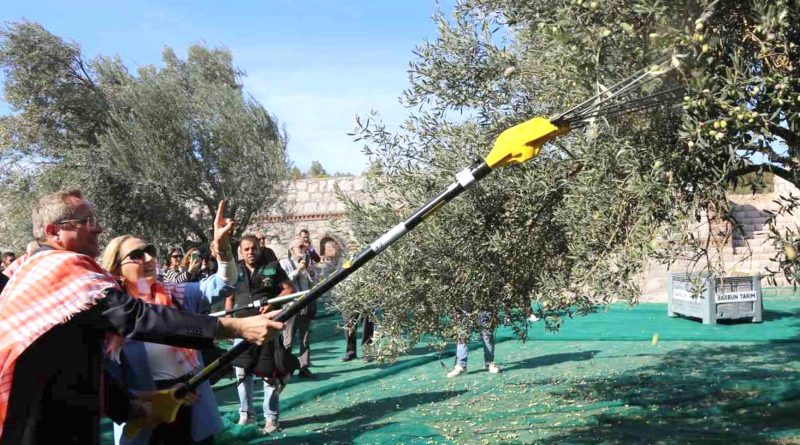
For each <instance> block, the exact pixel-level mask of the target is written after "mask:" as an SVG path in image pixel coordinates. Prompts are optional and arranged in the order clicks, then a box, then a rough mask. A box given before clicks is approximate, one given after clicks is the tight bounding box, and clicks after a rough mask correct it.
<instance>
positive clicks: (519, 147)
mask: <svg viewBox="0 0 800 445" xmlns="http://www.w3.org/2000/svg"><path fill="white" fill-rule="evenodd" d="M569 130H570V128H569V126H556V125H554V124H553V123H552V122H550V120H549V119H547V118H546V117H535V118H533V119H531V120H529V121H525V122H523V123H521V124H518V125H515V126H513V127H511V128H509V129H507V130H505V131H503V132H502V133H500V136H498V137H497V140H496V141H495V143H494V147H493V148H492V151H490V152H489V154H488V155H487V156H486V159H485V161H486V165H488V166H489V167H491V168H493V169H495V168H499V167H505V166H506V165H510V164H522V163H523V162H526V161H528V160H530V159H531V158H533V157H534V156H536V155H538V154H539V150H540V149H541V148H542V145H544V144H545V143H546V142H547V141H549V140H550V139H553V138H554V137H556V136H559V135H562V134H567V133H568V132H569Z"/></svg>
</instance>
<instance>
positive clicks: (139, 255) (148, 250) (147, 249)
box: [119, 244, 156, 264]
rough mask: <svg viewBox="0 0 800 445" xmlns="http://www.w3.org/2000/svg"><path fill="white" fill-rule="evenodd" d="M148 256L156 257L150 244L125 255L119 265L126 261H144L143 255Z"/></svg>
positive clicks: (154, 250) (154, 249)
mask: <svg viewBox="0 0 800 445" xmlns="http://www.w3.org/2000/svg"><path fill="white" fill-rule="evenodd" d="M145 254H148V255H150V256H151V257H153V258H155V257H156V248H155V246H153V245H152V244H148V245H146V246H144V247H142V248H141V249H133V250H131V251H130V252H128V253H126V254H125V255H124V256H123V257H122V258H121V259H120V260H119V262H120V264H121V263H122V262H123V261H125V260H126V259H128V260H131V261H133V262H136V263H138V262H140V261H144V255H145Z"/></svg>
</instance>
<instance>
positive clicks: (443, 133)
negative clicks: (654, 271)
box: [336, 0, 800, 358]
mask: <svg viewBox="0 0 800 445" xmlns="http://www.w3.org/2000/svg"><path fill="white" fill-rule="evenodd" d="M434 19H435V21H436V23H437V25H438V29H439V32H438V36H437V38H436V39H434V40H431V41H426V42H424V43H422V44H421V45H419V46H418V48H417V49H416V52H415V53H416V54H415V55H416V57H415V59H414V60H413V61H412V62H411V63H410V69H409V80H410V86H409V88H408V90H407V91H406V92H405V94H404V96H403V98H402V100H403V103H404V104H405V105H407V106H408V107H409V116H408V118H407V120H406V122H405V124H404V126H403V128H402V129H401V130H400V131H399V132H396V133H390V132H389V131H387V130H386V128H385V127H384V126H383V125H382V123H381V122H380V119H379V117H378V116H376V115H371V116H368V117H366V118H362V119H361V120H360V128H359V130H358V131H357V133H356V134H357V137H358V138H361V139H363V140H364V141H365V142H366V148H365V150H366V151H367V153H368V154H369V155H371V157H372V160H373V162H377V163H379V164H380V167H381V169H382V171H383V173H384V175H382V176H380V177H378V178H374V179H373V181H372V182H371V189H370V190H371V193H372V194H373V195H374V197H378V196H391V197H392V199H391V200H390V201H392V202H391V203H389V204H379V205H369V204H359V203H355V202H350V203H349V212H348V216H349V217H350V218H352V220H353V221H354V227H355V229H356V235H355V237H356V243H358V244H362V245H365V244H368V243H369V242H370V241H371V240H373V239H374V238H376V237H377V236H379V235H380V234H381V233H383V232H384V231H385V230H386V229H387V228H389V227H391V226H392V225H393V224H394V223H395V222H396V221H397V220H398V219H399V218H400V217H402V216H403V215H405V214H406V213H407V212H408V211H409V210H411V209H413V208H416V207H417V206H419V205H421V204H422V203H424V202H426V201H427V200H428V199H429V198H430V197H432V196H434V195H435V194H437V193H438V192H440V191H441V190H443V188H444V187H445V186H446V185H447V184H449V183H450V182H452V181H453V173H454V172H456V171H459V170H461V169H462V168H464V167H466V166H468V165H470V164H473V163H474V162H473V161H474V160H476V159H478V158H480V157H482V156H484V155H485V154H486V153H487V152H488V150H489V148H490V147H491V145H492V142H493V140H494V138H495V137H496V136H497V134H498V133H499V132H500V131H502V130H503V129H505V128H508V127H510V126H512V125H514V124H516V123H518V122H521V121H523V120H527V119H529V118H531V117H533V116H536V115H546V116H555V115H556V114H558V113H559V112H561V111H564V110H566V109H567V108H569V107H570V106H572V105H574V104H576V103H578V102H580V101H582V100H583V99H585V98H587V97H589V96H592V95H593V94H594V93H596V92H598V91H602V90H603V88H605V87H608V86H610V85H612V84H614V83H615V82H617V81H619V80H621V79H623V78H625V77H627V76H628V75H630V74H631V73H633V72H635V71H638V70H639V69H641V68H643V67H646V66H649V65H650V64H653V63H655V62H657V61H660V60H663V59H665V58H666V59H667V60H671V61H672V62H673V64H674V66H676V67H677V69H676V70H674V71H673V72H671V73H670V75H669V76H668V77H667V78H666V81H670V82H673V83H674V82H678V83H681V84H684V85H686V87H687V91H688V92H687V94H686V97H685V98H684V101H683V103H679V104H677V106H665V107H660V108H657V109H654V110H649V111H646V112H641V113H637V114H634V115H629V116H626V117H623V118H619V119H615V120H613V121H608V120H606V119H602V118H601V119H597V120H596V121H595V122H594V123H593V125H591V126H590V127H589V128H588V129H587V130H585V131H573V132H572V133H571V134H570V135H568V136H567V137H563V138H561V139H558V140H556V141H555V142H554V143H553V144H551V145H549V146H548V147H547V148H546V149H545V150H544V151H543V152H542V154H541V155H540V156H539V157H538V158H536V159H534V160H533V161H531V162H529V163H527V164H526V165H523V166H520V167H518V168H508V169H505V170H503V171H500V172H497V174H495V175H493V176H491V177H489V178H487V179H486V180H484V181H482V182H481V183H480V184H479V185H478V186H477V187H475V188H474V189H473V190H471V191H469V192H468V193H466V194H464V195H462V197H460V198H459V199H457V200H455V201H454V202H452V203H450V204H448V205H447V206H444V207H443V208H442V209H441V210H440V211H439V212H438V213H437V215H436V216H434V217H432V218H430V219H429V220H427V221H426V222H425V224H422V225H420V226H418V228H417V229H415V231H413V232H412V233H410V234H409V235H408V236H407V237H406V239H404V240H403V241H401V242H399V243H397V245H395V246H393V247H392V248H390V249H388V250H387V251H385V252H384V253H383V254H382V255H381V256H379V257H378V258H377V259H376V260H375V261H373V262H372V263H371V264H369V265H368V266H367V267H366V269H367V270H365V271H364V272H361V273H358V274H354V275H353V276H352V277H351V278H350V279H349V280H348V281H347V282H345V283H343V285H342V289H341V290H340V292H339V294H340V298H339V300H338V301H337V303H336V304H337V306H338V307H340V308H341V309H344V310H347V311H350V312H351V313H368V314H370V315H371V316H373V317H376V318H377V320H378V325H379V326H380V329H379V330H378V332H379V337H378V339H377V341H376V344H375V350H376V351H375V352H376V353H377V354H378V355H379V356H381V357H384V358H392V357H395V356H397V355H398V354H401V353H402V352H404V351H406V350H407V349H408V348H409V347H410V346H411V345H413V344H414V343H415V342H416V341H418V340H419V339H421V338H423V336H424V335H430V337H428V338H430V339H431V343H433V344H441V343H442V342H444V341H452V340H454V339H456V338H458V337H460V336H464V335H465V332H469V331H474V330H476V328H477V323H476V321H477V319H478V314H479V312H480V311H482V310H490V311H492V312H493V314H494V315H495V316H494V318H493V322H494V323H507V324H511V325H513V326H515V327H516V328H517V332H518V334H519V335H520V336H524V335H525V327H526V323H527V321H526V318H527V316H528V314H530V313H531V311H535V313H536V314H537V315H538V316H539V317H540V318H544V319H545V321H546V323H547V324H548V326H549V327H551V328H558V327H559V326H561V324H562V323H563V321H564V320H565V318H566V317H569V316H572V315H575V314H581V313H586V312H589V311H593V310H596V309H598V308H600V307H602V306H603V305H605V304H607V303H608V302H609V301H611V300H613V299H622V300H627V301H629V302H631V303H635V302H636V299H637V296H638V294H639V289H638V288H637V286H636V285H635V280H636V278H637V276H638V274H639V273H640V272H641V270H642V266H643V264H644V263H645V261H646V260H647V259H652V258H655V259H657V260H661V261H665V262H673V261H676V260H684V261H685V260H688V261H689V262H690V263H692V264H699V265H700V267H703V268H707V269H711V270H712V271H713V270H714V269H715V268H716V267H717V266H718V265H717V264H716V263H715V261H714V252H712V248H713V246H712V245H710V244H709V243H708V242H707V240H708V237H706V238H705V240H704V239H702V237H699V236H697V234H696V233H695V232H693V231H690V230H687V227H689V226H690V225H691V224H694V223H696V222H697V221H703V220H708V219H709V218H710V219H711V220H712V221H714V220H719V219H725V218H730V212H729V207H728V203H727V201H726V199H725V193H724V191H725V188H726V187H727V186H728V185H729V183H730V182H731V181H734V180H735V179H736V178H738V177H739V176H741V175H745V174H748V173H749V174H751V175H752V174H754V173H755V174H756V175H757V176H759V175H762V174H763V173H764V172H765V171H771V172H772V173H774V174H775V175H778V176H781V177H783V178H785V179H788V180H789V181H791V182H793V183H795V184H798V183H800V182H798V181H797V177H796V167H797V163H796V161H797V156H796V152H797V150H798V149H800V146H798V143H797V136H798V134H799V132H798V127H797V112H798V104H800V102H798V101H800V99H798V92H800V82H798V79H797V73H796V70H795V64H796V63H797V60H798V48H797V44H798V43H800V42H798V39H799V38H800V37H799V36H800V32H799V31H800V27H799V26H800V25H798V24H799V23H800V3H799V2H797V1H777V2H775V1H723V0H720V1H717V2H709V1H696V0H684V1H669V2H664V1H656V0H606V1H585V0H569V1H567V0H550V1H547V0H545V1H537V2H529V1H517V0H507V1H485V0H474V1H469V0H465V1H461V2H458V4H457V5H456V7H455V9H454V10H453V11H452V14H445V13H444V12H442V13H440V14H438V15H436V17H435V18H434ZM754 87H755V88H754ZM648 88H652V89H655V88H658V85H657V84H656V85H650V86H649V87H648ZM722 122H725V124H722ZM751 182H756V183H757V182H759V181H758V180H756V181H751ZM376 201H378V200H377V199H376ZM787 207H788V204H787ZM730 235H731V234H730V233H729V234H727V235H726V236H730ZM782 237H784V235H780V234H777V233H776V240H775V241H776V242H785V240H783V239H779V238H782ZM779 260H781V261H782V263H781V264H782V265H783V266H785V267H788V268H792V267H793V263H790V262H787V261H786V260H785V259H779Z"/></svg>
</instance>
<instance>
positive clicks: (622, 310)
mask: <svg viewBox="0 0 800 445" xmlns="http://www.w3.org/2000/svg"><path fill="white" fill-rule="evenodd" d="M764 307H765V314H764V319H765V321H764V322H763V323H761V324H751V323H736V324H725V325H715V326H709V325H702V324H701V323H700V322H697V321H692V320H688V319H683V318H675V319H671V318H668V317H667V315H666V306H665V305H663V304H641V305H639V306H637V307H634V308H630V307H627V306H624V305H614V306H612V307H611V309H610V310H609V311H608V312H605V313H600V314H592V315H589V316H587V317H582V318H577V319H573V320H569V321H568V322H567V323H566V324H565V325H564V326H563V327H562V330H561V332H559V333H555V334H554V333H547V332H545V331H544V324H543V323H541V322H540V323H536V324H534V325H533V326H532V328H531V330H530V337H531V339H530V340H529V341H528V342H526V343H522V342H519V341H517V340H514V339H512V338H511V333H510V332H509V331H508V330H500V331H499V332H498V335H497V348H496V357H495V358H496V361H497V362H498V364H500V366H501V367H502V368H503V373H502V374H497V375H493V374H488V373H486V372H484V371H483V367H482V365H483V363H482V361H483V357H482V352H481V350H480V345H479V343H477V342H475V343H474V344H473V345H472V346H473V348H472V349H471V350H472V353H471V354H470V366H469V372H468V373H467V374H465V375H462V376H460V377H458V378H455V379H447V378H446V377H445V375H444V374H445V370H444V369H443V367H442V364H441V363H442V362H443V363H444V364H446V365H447V366H448V367H451V366H452V364H453V357H454V347H451V348H449V349H448V350H447V351H446V352H445V353H444V354H441V355H440V354H439V353H435V352H430V351H428V350H427V349H425V348H424V347H423V346H420V347H419V348H417V349H416V350H415V351H414V352H413V353H412V354H411V355H410V356H408V357H406V358H404V359H402V360H400V361H399V362H397V363H395V364H393V365H391V366H384V365H378V364H375V363H364V362H362V361H360V360H357V361H353V362H349V363H342V362H340V361H339V357H341V356H342V355H343V353H344V339H343V338H342V333H341V331H339V330H337V329H336V325H337V323H338V322H339V320H340V318H339V317H338V316H334V315H327V316H322V317H321V318H320V319H318V320H317V321H316V322H315V325H314V328H315V331H314V336H313V338H314V341H313V344H312V360H313V362H314V367H313V368H312V369H313V371H314V372H315V373H316V374H317V379H316V380H313V381H309V380H293V381H292V382H291V383H290V384H289V386H288V387H287V388H286V390H285V391H284V393H283V394H282V398H281V407H282V413H281V427H282V430H281V431H280V432H278V433H277V434H275V435H274V436H271V437H262V436H260V434H258V431H257V430H256V428H255V427H253V426H247V427H239V426H235V425H233V424H232V423H233V422H234V421H235V420H236V418H237V414H236V410H237V406H238V399H237V397H236V392H235V390H234V388H233V386H232V384H231V383H230V381H226V380H223V381H221V382H220V383H219V384H218V385H217V386H218V390H217V396H218V399H219V402H220V410H221V411H222V412H223V416H224V417H225V418H226V424H227V425H228V429H226V431H225V433H224V434H223V435H222V436H221V437H219V439H218V443H224V444H232V443H249V444H258V443H268V442H276V443H281V444H306V443H307V444H312V443H313V444H322V443H328V444H348V443H358V444H400V443H404V444H446V443H458V444H461V443H476V444H481V443H491V444H501V443H507V444H511V443H708V442H725V443H748V444H759V443H800V399H798V395H800V373H798V371H799V370H800V299H796V298H793V299H789V298H777V297H776V298H772V299H768V300H767V301H765V303H764ZM655 333H657V334H658V335H659V342H658V343H657V344H655V345H654V344H653V342H652V341H651V340H652V338H653V334H655ZM260 392H261V391H260V389H259V390H258V391H257V393H256V394H257V396H258V395H260ZM257 403H258V404H259V406H260V403H261V400H260V398H257ZM106 431H108V430H107V429H106ZM109 437H110V435H109V434H108V433H106V435H105V440H106V443H111V441H110V439H109Z"/></svg>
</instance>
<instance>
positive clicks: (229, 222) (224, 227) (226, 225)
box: [211, 199, 237, 260]
mask: <svg viewBox="0 0 800 445" xmlns="http://www.w3.org/2000/svg"><path fill="white" fill-rule="evenodd" d="M227 205H228V203H227V201H225V200H224V199H223V200H222V201H220V202H219V206H218V207H217V215H216V217H215V218H214V240H213V241H212V248H211V251H212V252H216V253H217V256H218V258H219V259H221V260H228V259H229V258H230V256H232V252H231V248H230V235H231V233H233V230H234V229H235V228H236V223H237V221H236V220H233V219H230V218H225V207H226V206H227ZM226 256H227V257H226Z"/></svg>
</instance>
